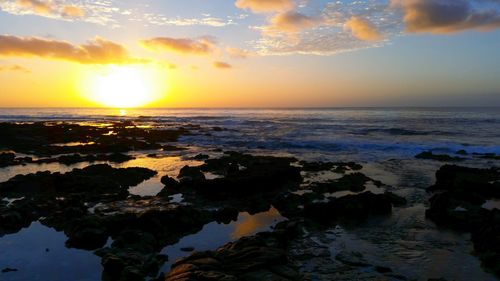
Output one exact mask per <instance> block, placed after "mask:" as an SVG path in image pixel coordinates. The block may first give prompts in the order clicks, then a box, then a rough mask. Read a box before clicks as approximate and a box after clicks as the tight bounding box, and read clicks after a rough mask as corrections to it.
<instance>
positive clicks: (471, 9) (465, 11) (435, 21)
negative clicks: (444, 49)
mask: <svg viewBox="0 0 500 281" xmlns="http://www.w3.org/2000/svg"><path fill="white" fill-rule="evenodd" d="M486 2H490V4H489V5H487V6H484V8H483V9H481V8H480V7H481V4H482V3H486ZM497 4H500V1H497V0H476V1H468V0H392V1H391V5H392V7H396V8H400V9H401V10H402V11H403V17H404V19H403V20H404V22H405V24H406V30H407V31H408V32H415V33H417V32H430V33H438V34H440V33H453V32H460V31H464V30H468V29H477V30H481V31H488V30H492V29H495V28H499V27H500V7H498V6H497Z"/></svg>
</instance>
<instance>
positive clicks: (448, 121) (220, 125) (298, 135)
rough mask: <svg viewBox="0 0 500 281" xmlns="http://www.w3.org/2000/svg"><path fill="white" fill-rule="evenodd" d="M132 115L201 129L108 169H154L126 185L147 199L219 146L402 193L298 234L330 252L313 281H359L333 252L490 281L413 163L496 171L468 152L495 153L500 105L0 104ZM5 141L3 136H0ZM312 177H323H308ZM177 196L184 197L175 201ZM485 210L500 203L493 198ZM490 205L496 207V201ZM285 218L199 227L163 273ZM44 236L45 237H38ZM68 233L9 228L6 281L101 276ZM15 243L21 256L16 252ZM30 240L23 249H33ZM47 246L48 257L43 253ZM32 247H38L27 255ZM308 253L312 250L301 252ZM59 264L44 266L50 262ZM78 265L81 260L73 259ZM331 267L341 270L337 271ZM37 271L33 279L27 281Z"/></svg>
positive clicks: (51, 114)
mask: <svg viewBox="0 0 500 281" xmlns="http://www.w3.org/2000/svg"><path fill="white" fill-rule="evenodd" d="M117 120H131V121H134V122H135V123H136V124H138V125H146V126H153V127H160V128H162V127H165V128H169V127H178V126H186V127H187V126H199V127H200V128H201V129H202V130H195V131H196V132H195V133H194V134H192V135H189V136H183V137H181V139H180V140H179V142H178V143H176V145H179V146H184V147H187V148H189V149H188V150H185V151H176V152H165V154H164V155H162V156H161V157H158V158H150V157H147V154H149V153H152V152H151V151H138V152H132V154H134V156H136V157H137V159H135V160H132V161H129V162H125V163H121V164H113V166H115V167H132V166H142V167H147V168H151V169H154V170H156V171H158V172H159V174H158V176H156V177H154V178H152V179H150V180H148V181H145V182H143V183H141V184H140V185H138V186H135V187H132V188H131V189H130V190H129V191H130V193H132V194H137V195H143V196H148V195H155V194H156V193H157V192H159V191H160V190H161V189H162V188H163V185H162V184H161V183H160V178H161V176H163V175H169V176H173V177H175V176H176V175H177V174H178V171H179V169H180V168H182V167H183V166H184V165H197V164H200V163H201V162H199V161H195V160H192V156H194V155H196V154H198V153H205V154H209V155H210V156H212V157H217V156H220V155H221V152H220V151H219V149H223V150H237V151H243V152H249V153H255V154H266V155H286V156H294V157H297V158H299V159H304V160H323V161H347V160H348V161H356V162H358V163H360V164H362V165H363V169H362V172H363V173H365V174H366V175H368V176H369V177H372V178H374V179H377V180H381V181H382V182H384V183H385V184H388V185H389V186H388V187H387V188H386V189H387V190H389V191H391V192H394V193H396V194H398V195H400V196H403V197H405V198H406V199H407V200H408V204H407V205H406V206H404V207H399V208H395V209H394V210H393V214H392V215H391V216H388V217H385V218H378V219H375V220H368V221H367V222H365V223H363V224H360V225H356V227H347V226H335V227H332V229H329V230H327V231H324V232H319V233H311V234H310V235H309V236H308V237H305V238H304V241H297V251H298V252H301V251H302V252H303V251H308V250H311V252H318V251H320V250H321V251H326V252H327V253H330V255H320V256H318V257H316V258H313V259H312V260H311V261H310V262H309V263H304V264H302V270H303V271H304V272H308V273H309V274H310V275H311V276H312V280H330V279H331V278H329V277H331V276H337V277H338V278H340V279H343V280H372V279H369V278H368V279H366V278H365V279H363V278H362V276H363V274H366V272H360V271H356V270H351V271H349V270H345V268H343V267H342V265H339V263H338V262H335V260H334V258H333V257H335V255H336V253H338V252H339V251H354V252H359V253H361V254H363V256H364V257H365V258H366V259H367V260H368V262H370V264H375V265H381V266H387V267H390V268H392V269H393V270H394V273H395V274H400V275H403V276H406V277H408V278H409V279H410V280H424V281H425V280H427V279H428V278H445V279H447V280H464V281H465V280H497V278H496V277H494V276H493V275H491V274H490V273H488V272H485V270H484V269H483V268H482V267H481V265H480V261H479V260H478V259H477V258H476V257H475V256H474V255H473V247H472V244H471V242H470V237H469V235H468V234H466V233H459V232H453V231H449V230H445V229H440V228H438V227H437V226H436V225H435V224H434V223H433V222H431V221H429V220H427V219H426V218H425V209H426V208H427V203H428V198H429V194H427V193H426V191H425V188H426V187H428V186H429V185H431V184H433V183H434V180H435V179H434V173H435V172H436V170H437V169H439V167H440V166H441V165H443V164H444V163H442V162H438V161H432V160H422V159H416V158H415V157H414V156H415V155H416V154H418V153H420V152H423V151H427V150H432V151H433V152H435V153H445V154H450V155H454V154H455V153H456V152H457V151H458V150H466V151H467V152H468V153H469V155H467V156H466V158H467V159H466V160H465V161H463V162H460V165H464V166H475V167H491V166H500V161H499V160H492V159H483V158H481V157H479V156H475V155H473V153H495V154H500V108H451V109H450V108H334V109H258V110H257V109H127V110H119V109H51V108H44V109H0V122H35V121H56V122H63V121H66V122H75V123H96V124H99V123H106V122H110V121H117ZM0 137H1V135H0ZM88 164H89V163H79V164H76V165H72V166H65V165H61V164H57V163H52V164H44V165H27V166H15V167H7V168H0V182H1V181H6V180H8V179H9V178H11V177H13V176H15V175H16V174H27V173H30V172H35V171H41V170H50V171H60V172H66V171H70V170H71V169H73V168H77V167H78V168H80V167H84V166H86V165H88ZM316 176H317V178H318V179H320V178H321V177H323V176H325V175H316ZM174 200H178V201H181V200H182V196H180V197H178V198H174ZM490 203H491V204H490V205H491V206H489V208H499V207H500V206H499V204H496V203H495V202H490ZM494 203H495V204H494ZM282 219H283V218H282V217H281V216H280V214H279V213H277V211H276V210H275V209H271V210H269V211H268V212H264V213H260V214H254V215H249V214H246V213H241V214H240V217H239V220H238V221H237V222H233V223H231V224H229V225H223V224H217V223H211V224H208V225H206V226H205V227H204V229H203V230H201V231H200V232H199V233H196V234H192V235H189V236H186V237H184V238H183V239H181V240H180V241H179V242H178V243H177V244H175V245H168V246H167V247H165V249H164V250H163V252H162V253H164V254H167V255H169V256H170V257H171V258H172V259H171V260H170V261H169V262H168V263H166V264H165V265H164V266H163V268H162V270H163V271H168V270H169V267H170V265H171V263H172V262H174V261H175V259H176V258H181V257H182V256H186V255H189V253H185V252H182V251H181V250H180V248H182V247H187V246H194V247H195V248H196V249H197V250H209V249H216V248H217V247H220V246H222V245H224V244H225V243H227V242H229V241H233V240H235V239H237V238H239V237H242V236H246V235H252V234H253V233H256V232H258V231H265V230H268V229H270V228H271V227H272V226H273V225H274V224H275V223H276V222H278V221H280V220H282ZM40 236H43V237H44V239H38V238H37V237H40ZM64 241H65V236H64V234H62V233H58V232H56V231H55V230H52V229H48V228H46V227H44V226H43V225H41V224H40V223H38V222H34V223H33V224H32V226H30V227H28V228H26V229H23V230H22V231H21V232H19V233H17V234H10V235H6V236H4V237H0V253H2V255H0V269H2V268H5V267H15V268H19V272H17V273H16V272H13V273H9V274H10V275H1V274H0V280H4V279H2V278H7V277H8V279H5V280H32V279H35V280H47V281H49V280H65V276H68V274H72V276H73V277H72V280H82V281H83V280H99V279H100V278H99V277H100V272H101V270H102V268H101V267H100V265H99V260H98V259H97V258H96V257H95V256H94V255H92V253H91V252H85V251H79V250H74V249H66V248H65V247H64ZM20 245H28V246H26V247H22V248H21V249H25V250H26V251H24V252H22V251H20V250H19V249H20V247H21V246H20ZM30 245H31V246H30ZM46 248H47V249H50V251H49V252H46V251H45V249H46ZM30 249H33V250H34V251H35V252H36V254H34V255H31V254H29V250H30ZM305 254H308V253H305ZM49 256H50V257H51V259H55V260H57V259H59V260H64V261H65V263H64V265H63V266H61V265H60V264H59V263H50V262H47V261H48V259H46V257H49ZM76 260H79V262H75V261H76ZM339 272H341V275H338V274H340V273H339ZM33 277H36V278H33Z"/></svg>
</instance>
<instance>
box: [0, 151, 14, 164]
mask: <svg viewBox="0 0 500 281" xmlns="http://www.w3.org/2000/svg"><path fill="white" fill-rule="evenodd" d="M15 159H16V155H15V154H14V153H0V167H7V166H10V165H14V164H15V163H16V161H15Z"/></svg>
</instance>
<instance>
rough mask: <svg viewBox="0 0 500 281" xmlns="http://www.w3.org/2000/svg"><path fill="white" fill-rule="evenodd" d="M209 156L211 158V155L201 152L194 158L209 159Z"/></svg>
mask: <svg viewBox="0 0 500 281" xmlns="http://www.w3.org/2000/svg"><path fill="white" fill-rule="evenodd" d="M209 158H210V156H208V155H206V154H201V153H200V154H198V155H196V156H194V157H193V159H195V160H207V159H209Z"/></svg>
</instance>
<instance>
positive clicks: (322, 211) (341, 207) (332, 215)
mask: <svg viewBox="0 0 500 281" xmlns="http://www.w3.org/2000/svg"><path fill="white" fill-rule="evenodd" d="M391 210H392V204H391V201H390V200H389V199H388V198H387V197H386V196H384V195H383V194H373V193H371V192H364V193H360V194H356V195H346V196H343V197H340V198H331V199H329V200H328V201H327V202H318V203H310V204H307V205H305V206H304V215H305V216H306V217H307V218H309V219H311V220H314V221H318V222H323V223H326V222H331V221H334V220H337V219H358V220H359V219H365V218H367V217H368V216H371V215H387V214H390V213H391Z"/></svg>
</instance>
